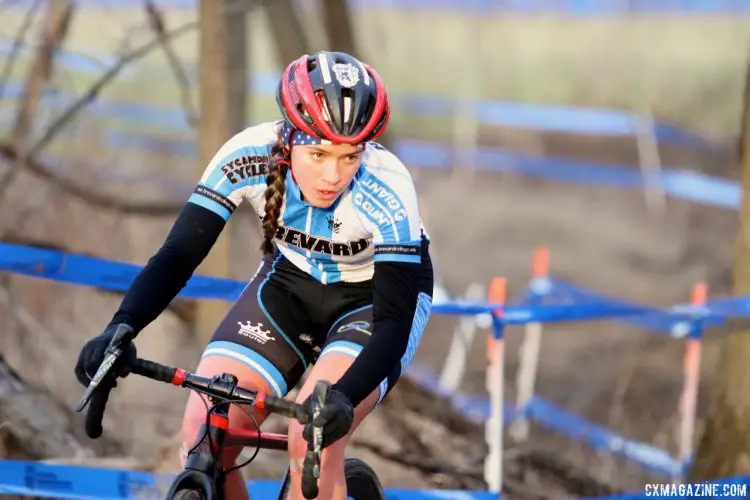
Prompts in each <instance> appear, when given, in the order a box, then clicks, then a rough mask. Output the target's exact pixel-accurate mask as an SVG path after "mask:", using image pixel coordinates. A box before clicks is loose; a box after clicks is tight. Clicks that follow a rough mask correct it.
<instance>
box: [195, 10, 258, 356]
mask: <svg viewBox="0 0 750 500" xmlns="http://www.w3.org/2000/svg"><path fill="white" fill-rule="evenodd" d="M235 15H236V14H235ZM242 17H243V18H244V15H242ZM229 28H230V25H229V16H228V15H227V12H226V2H225V1H224V0H222V1H217V0H201V2H200V48H199V61H200V68H199V69H200V110H201V111H200V112H201V116H200V121H199V125H198V137H199V144H198V149H199V160H200V162H199V165H198V169H197V175H198V176H200V175H201V174H202V173H203V171H204V170H205V168H206V165H208V162H210V161H211V158H213V156H214V155H215V154H216V152H217V151H218V150H219V148H220V147H221V146H222V144H224V143H225V142H226V141H227V140H229V138H230V137H231V136H232V135H233V134H234V133H236V132H237V126H238V124H239V123H242V122H243V121H244V116H245V106H244V103H245V85H237V84H234V85H232V78H231V76H230V75H231V74H232V71H233V65H234V64H235V61H234V60H233V59H232V57H231V56H232V52H231V50H230V48H231V47H237V45H238V44H244V30H241V31H240V35H239V36H237V35H236V34H235V32H234V31H232V30H231V29H229ZM235 36H237V38H236V39H235ZM241 66H244V65H241ZM238 102H239V103H241V104H239V105H238ZM230 233H231V231H230V230H225V231H224V232H223V234H222V235H221V236H220V237H219V240H218V241H217V242H216V244H215V245H214V247H213V249H212V250H211V252H210V253H209V255H208V257H207V258H206V260H205V261H204V262H203V264H202V265H201V267H200V268H199V270H198V272H200V273H201V274H206V275H210V276H221V277H229V276H230V275H231V273H230V269H229V267H230V248H231V246H230V240H231V237H230ZM226 311H227V306H226V303H224V302H219V301H207V300H202V301H200V302H199V304H198V308H197V310H196V315H195V325H194V326H195V328H196V330H195V332H196V334H197V335H198V336H199V338H200V339H201V341H204V342H207V341H208V340H209V339H210V337H211V335H212V334H213V331H214V330H215V328H216V326H217V325H218V324H219V322H220V321H221V319H222V318H223V316H224V314H225V313H226Z"/></svg>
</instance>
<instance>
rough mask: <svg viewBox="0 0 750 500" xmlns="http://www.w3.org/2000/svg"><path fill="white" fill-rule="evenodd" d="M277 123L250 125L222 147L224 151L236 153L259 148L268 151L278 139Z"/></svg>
mask: <svg viewBox="0 0 750 500" xmlns="http://www.w3.org/2000/svg"><path fill="white" fill-rule="evenodd" d="M279 126H280V124H279V122H278V121H273V122H264V123H259V124H257V125H252V126H250V127H247V128H246V129H244V130H242V131H240V132H238V133H237V134H235V135H234V136H232V137H231V138H230V139H229V140H228V141H227V142H226V143H225V144H224V146H223V148H222V149H224V150H227V151H229V150H231V151H237V150H239V149H247V148H260V149H268V150H270V148H271V147H272V146H273V144H274V143H275V142H276V139H277V138H278V130H279Z"/></svg>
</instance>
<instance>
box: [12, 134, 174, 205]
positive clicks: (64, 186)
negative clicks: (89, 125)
mask: <svg viewBox="0 0 750 500" xmlns="http://www.w3.org/2000/svg"><path fill="white" fill-rule="evenodd" d="M0 156H4V157H5V158H7V159H8V160H10V161H16V160H17V159H18V151H17V150H16V148H15V147H13V146H12V145H11V144H8V143H0ZM23 167H25V168H26V169H27V170H29V171H30V172H32V173H33V174H35V175H36V176H38V177H41V178H42V179H45V180H47V181H49V182H51V183H53V184H54V185H55V187H56V188H57V189H58V190H60V191H62V192H64V193H66V194H69V195H71V196H74V197H76V198H78V199H80V200H81V201H83V202H85V203H88V204H89V205H93V206H95V207H99V208H104V209H107V210H116V211H120V212H122V213H126V214H132V215H148V216H153V217H164V216H173V215H175V214H177V213H179V211H180V210H181V209H182V206H183V202H180V203H174V202H172V203H169V202H165V203H158V202H155V203H148V202H137V201H131V200H129V199H119V198H115V197H113V196H109V195H106V194H101V193H97V192H95V191H91V190H89V189H88V188H86V187H83V186H80V185H78V184H76V183H74V182H73V181H72V180H70V179H67V178H65V177H64V176H62V175H60V174H58V173H57V172H55V171H54V170H53V169H52V168H50V167H49V166H47V165H44V164H43V163H42V162H41V161H39V160H36V159H34V158H28V159H27V160H26V162H24V163H23Z"/></svg>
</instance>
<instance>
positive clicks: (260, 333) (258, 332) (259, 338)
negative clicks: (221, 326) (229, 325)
mask: <svg viewBox="0 0 750 500" xmlns="http://www.w3.org/2000/svg"><path fill="white" fill-rule="evenodd" d="M237 324H238V325H240V330H239V331H238V332H237V333H238V334H240V335H243V336H245V337H249V338H251V339H253V340H255V341H256V342H258V343H259V344H265V343H266V342H268V341H269V340H273V341H274V342H275V341H276V339H275V338H273V337H271V332H270V331H269V330H263V329H262V327H263V323H258V325H257V326H253V325H252V324H251V323H250V322H249V321H248V322H247V324H245V325H243V324H242V322H241V321H238V322H237Z"/></svg>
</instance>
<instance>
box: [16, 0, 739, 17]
mask: <svg viewBox="0 0 750 500" xmlns="http://www.w3.org/2000/svg"><path fill="white" fill-rule="evenodd" d="M30 1H31V0H22V1H20V2H17V3H11V7H15V8H18V7H19V6H26V5H28V4H29V3H30ZM78 3H80V4H82V5H83V6H85V7H101V6H105V7H137V6H139V3H138V0H78ZM297 3H299V4H306V3H318V2H316V1H315V0H297ZM349 3H350V5H351V6H352V7H355V8H368V7H397V8H402V9H403V8H409V9H425V10H428V9H429V10H441V9H445V10H461V11H471V12H479V13H493V12H499V13H508V12H516V13H525V14H544V15H549V14H551V13H559V14H566V15H574V16H584V17H591V16H613V15H624V14H691V15H716V14H724V15H726V14H749V13H750V1H748V0H626V1H623V0H463V1H459V0H350V1H349ZM159 4H160V5H162V6H163V7H171V8H187V9H193V8H196V4H197V2H196V0H160V2H159Z"/></svg>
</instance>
